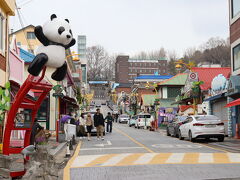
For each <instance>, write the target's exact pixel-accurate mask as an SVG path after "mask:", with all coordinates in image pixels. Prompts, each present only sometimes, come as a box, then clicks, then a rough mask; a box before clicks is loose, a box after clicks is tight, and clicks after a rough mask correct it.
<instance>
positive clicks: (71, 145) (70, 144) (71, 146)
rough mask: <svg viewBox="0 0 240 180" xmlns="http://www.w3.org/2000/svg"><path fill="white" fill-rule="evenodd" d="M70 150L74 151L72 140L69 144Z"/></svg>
mask: <svg viewBox="0 0 240 180" xmlns="http://www.w3.org/2000/svg"><path fill="white" fill-rule="evenodd" d="M69 149H70V150H73V143H72V140H70V143H69Z"/></svg>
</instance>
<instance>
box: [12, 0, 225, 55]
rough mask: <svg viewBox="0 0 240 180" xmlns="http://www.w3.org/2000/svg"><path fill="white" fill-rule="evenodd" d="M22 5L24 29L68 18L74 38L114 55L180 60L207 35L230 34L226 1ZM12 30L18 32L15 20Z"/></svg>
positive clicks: (64, 0) (68, 0) (75, 0)
mask: <svg viewBox="0 0 240 180" xmlns="http://www.w3.org/2000/svg"><path fill="white" fill-rule="evenodd" d="M29 1H30V2H29ZM24 2H29V3H27V4H25V5H23V6H20V7H21V9H20V12H21V14H22V16H23V21H24V26H27V25H29V24H33V25H41V24H42V23H44V22H45V21H46V20H48V18H49V17H50V15H51V14H53V13H55V14H56V15H57V16H59V17H61V18H68V19H69V20H70V23H71V27H72V31H73V34H74V36H75V37H76V39H77V35H80V34H84V35H86V36H87V46H92V45H97V44H99V45H102V46H103V47H105V49H106V50H107V51H108V52H109V53H113V54H117V53H121V54H130V55H133V54H135V53H137V52H139V51H142V50H144V51H151V50H157V49H160V47H164V48H165V49H167V50H176V52H177V53H178V55H179V56H180V55H182V52H184V50H185V49H187V48H189V47H194V46H195V47H198V46H199V45H201V44H202V43H203V42H206V41H207V40H208V39H209V38H210V37H216V36H218V37H222V38H227V37H228V36H229V24H228V1H227V0H17V3H18V4H19V5H21V4H24ZM11 27H12V28H13V29H14V31H15V30H17V29H19V28H21V26H20V23H19V19H18V16H15V17H14V18H12V19H11ZM74 49H76V45H75V47H74Z"/></svg>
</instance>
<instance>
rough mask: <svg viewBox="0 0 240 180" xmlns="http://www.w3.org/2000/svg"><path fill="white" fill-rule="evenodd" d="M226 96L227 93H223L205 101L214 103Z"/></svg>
mask: <svg viewBox="0 0 240 180" xmlns="http://www.w3.org/2000/svg"><path fill="white" fill-rule="evenodd" d="M224 96H225V93H222V94H218V95H216V96H211V97H209V98H207V99H204V101H213V100H216V99H219V98H222V97H224Z"/></svg>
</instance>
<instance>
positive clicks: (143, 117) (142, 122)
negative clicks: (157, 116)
mask: <svg viewBox="0 0 240 180" xmlns="http://www.w3.org/2000/svg"><path fill="white" fill-rule="evenodd" d="M152 121H154V119H153V116H151V114H148V113H142V114H138V115H137V119H136V121H135V128H138V129H140V128H142V127H145V126H146V128H150V127H151V122H152Z"/></svg>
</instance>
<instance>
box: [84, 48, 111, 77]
mask: <svg viewBox="0 0 240 180" xmlns="http://www.w3.org/2000/svg"><path fill="white" fill-rule="evenodd" d="M87 61H88V80H112V79H113V78H114V73H115V61H116V57H115V56H109V54H108V53H107V51H106V50H105V49H104V48H103V47H102V46H99V45H98V46H92V47H88V48H87Z"/></svg>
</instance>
